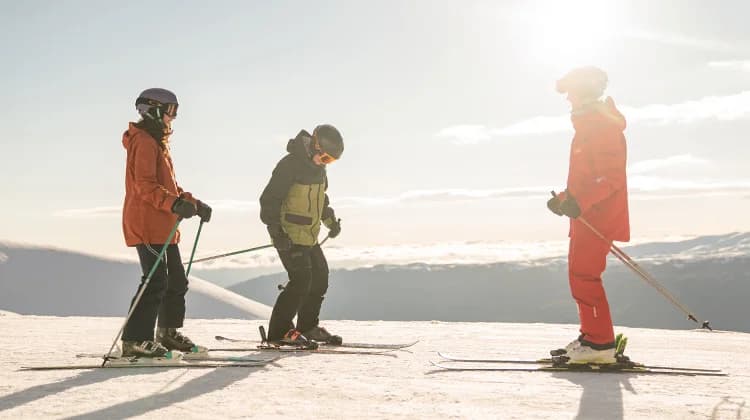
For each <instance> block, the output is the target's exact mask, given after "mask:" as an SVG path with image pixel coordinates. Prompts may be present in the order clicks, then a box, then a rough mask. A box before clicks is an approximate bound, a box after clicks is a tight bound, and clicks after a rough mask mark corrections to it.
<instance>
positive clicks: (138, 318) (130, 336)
mask: <svg viewBox="0 0 750 420" xmlns="http://www.w3.org/2000/svg"><path fill="white" fill-rule="evenodd" d="M163 246H164V245H163V244H162V245H158V244H151V245H147V244H139V245H136V247H135V248H136V250H137V251H138V258H139V259H140V261H141V270H142V271H143V276H142V277H141V284H140V285H139V286H138V290H137V291H136V294H135V296H138V293H139V292H140V291H141V289H142V288H143V284H144V282H145V281H146V276H148V273H149V272H150V271H151V268H152V267H153V266H154V264H155V263H156V260H157V258H158V257H159V251H161V248H162V247H163ZM187 291H188V280H187V277H186V276H185V268H184V267H183V266H182V258H180V249H179V248H178V247H177V245H176V244H170V245H169V246H168V247H167V251H166V252H165V253H164V258H162V261H161V262H160V263H159V266H158V267H157V268H156V271H154V275H153V276H151V281H149V283H148V286H146V290H145V291H144V292H143V296H141V300H140V301H138V304H137V305H136V307H135V310H133V314H132V315H131V316H130V319H129V320H128V323H127V325H126V326H125V330H124V331H123V332H122V339H123V341H144V340H153V339H154V326H155V324H156V319H157V316H158V318H159V327H163V328H180V327H182V323H183V321H184V320H185V293H187ZM135 296H134V297H133V299H132V300H131V301H130V306H131V307H132V306H133V303H134V302H135Z"/></svg>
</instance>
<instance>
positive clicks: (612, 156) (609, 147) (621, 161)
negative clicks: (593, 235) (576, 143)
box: [568, 130, 627, 213]
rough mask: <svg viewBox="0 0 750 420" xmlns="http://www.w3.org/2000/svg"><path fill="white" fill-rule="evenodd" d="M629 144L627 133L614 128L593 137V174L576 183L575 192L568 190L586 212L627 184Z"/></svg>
mask: <svg viewBox="0 0 750 420" xmlns="http://www.w3.org/2000/svg"><path fill="white" fill-rule="evenodd" d="M626 147H627V146H626V144H625V136H624V135H623V133H622V132H619V131H615V130H613V131H609V132H607V133H602V134H599V135H597V136H595V137H593V138H592V139H591V140H590V144H589V145H588V151H587V152H588V155H589V158H590V162H591V166H592V170H591V175H590V176H589V177H587V179H585V180H583V182H582V183H580V184H578V185H577V186H575V188H576V190H575V191H571V190H569V191H568V192H569V193H570V194H571V195H572V196H573V197H574V198H575V199H576V201H577V202H578V206H579V207H580V209H581V211H582V212H583V213H585V212H586V211H587V210H588V209H590V208H591V207H592V206H594V205H595V204H597V203H599V202H601V201H604V200H606V199H607V198H609V197H610V196H612V195H613V194H614V193H616V192H617V191H619V190H621V189H623V188H625V187H626V185H627V181H626V167H625V166H626V162H627V149H626Z"/></svg>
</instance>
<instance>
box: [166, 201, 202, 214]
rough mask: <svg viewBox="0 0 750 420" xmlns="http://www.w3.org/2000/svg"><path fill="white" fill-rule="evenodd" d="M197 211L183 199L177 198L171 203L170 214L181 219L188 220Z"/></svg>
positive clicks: (193, 205)
mask: <svg viewBox="0 0 750 420" xmlns="http://www.w3.org/2000/svg"><path fill="white" fill-rule="evenodd" d="M197 211H198V209H196V208H195V204H193V203H191V202H189V201H187V200H185V199H183V198H178V199H176V200H174V203H172V213H174V214H176V215H178V216H180V217H182V218H183V219H189V218H191V217H193V216H195V213H196V212H197Z"/></svg>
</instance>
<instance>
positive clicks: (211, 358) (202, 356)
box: [76, 349, 279, 363]
mask: <svg viewBox="0 0 750 420" xmlns="http://www.w3.org/2000/svg"><path fill="white" fill-rule="evenodd" d="M254 351H257V349H255V350H254ZM76 357H77V358H94V357H96V358H99V359H104V355H103V354H98V353H79V354H76ZM134 359H135V358H132V357H125V358H123V357H121V356H109V360H134ZM278 359H279V357H278V356H277V357H272V358H268V357H257V356H215V355H213V354H208V353H185V354H184V355H183V356H182V358H181V359H180V360H185V361H193V360H195V361H208V362H238V363H241V362H264V363H270V362H273V361H275V360H278Z"/></svg>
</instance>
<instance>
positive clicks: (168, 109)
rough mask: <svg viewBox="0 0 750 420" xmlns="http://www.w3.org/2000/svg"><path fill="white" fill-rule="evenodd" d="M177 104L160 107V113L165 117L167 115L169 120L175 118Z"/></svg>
mask: <svg viewBox="0 0 750 420" xmlns="http://www.w3.org/2000/svg"><path fill="white" fill-rule="evenodd" d="M177 106H178V105H177V104H164V105H162V106H161V107H160V108H161V112H162V113H164V114H165V115H169V116H170V117H171V118H177Z"/></svg>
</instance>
